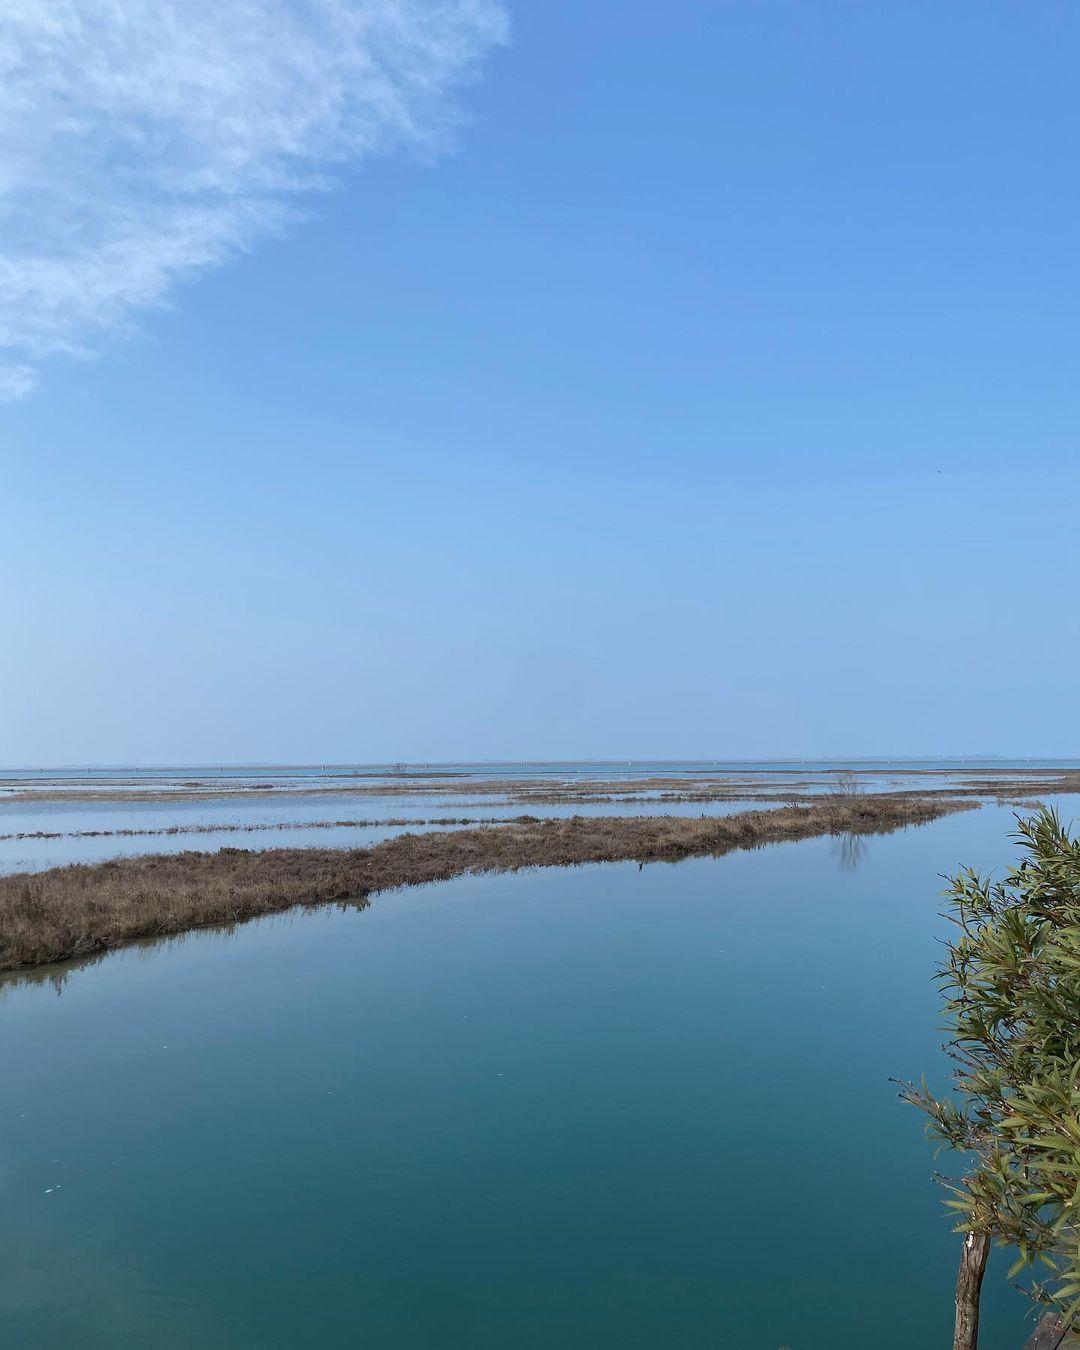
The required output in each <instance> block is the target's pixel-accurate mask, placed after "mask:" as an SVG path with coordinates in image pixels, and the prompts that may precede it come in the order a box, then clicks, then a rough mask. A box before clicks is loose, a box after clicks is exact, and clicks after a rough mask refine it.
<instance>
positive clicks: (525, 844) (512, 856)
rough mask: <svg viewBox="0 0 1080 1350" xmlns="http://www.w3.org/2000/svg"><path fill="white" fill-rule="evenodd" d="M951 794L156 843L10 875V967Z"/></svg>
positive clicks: (689, 848)
mask: <svg viewBox="0 0 1080 1350" xmlns="http://www.w3.org/2000/svg"><path fill="white" fill-rule="evenodd" d="M974 805H975V803H974V802H971V801H963V800H956V799H954V798H951V797H930V798H928V797H922V796H917V795H912V796H907V797H895V796H884V795H882V796H857V797H853V798H843V797H838V796H833V797H826V798H822V799H819V800H818V801H817V802H815V803H813V804H810V805H806V806H783V807H777V808H775V809H772V810H763V811H746V812H742V813H739V814H737V815H730V816H724V817H704V816H703V817H700V818H693V817H680V816H611V817H606V818H604V817H597V816H573V817H570V818H569V819H558V820H536V819H529V818H523V819H520V820H517V821H512V822H509V823H502V824H496V825H487V826H480V827H478V828H475V829H461V830H454V831H449V832H439V833H426V834H414V833H407V834H401V835H398V836H396V837H394V838H392V839H389V840H386V841H384V842H382V843H379V844H376V845H374V846H372V847H371V848H357V849H340V848H337V849H335V848H299V849H266V850H261V851H254V850H247V849H233V848H227V849H221V850H218V851H216V852H196V851H188V852H183V853H174V854H169V855H154V854H148V855H143V856H139V857H133V858H123V859H117V860H112V861H108V862H99V863H92V864H86V863H78V864H74V865H71V866H66V867H55V868H50V869H48V870H46V871H42V872H37V873H16V874H14V875H11V876H7V877H0V969H15V968H18V967H25V966H31V965H38V964H42V963H45V962H53V961H60V960H64V959H66V958H69V957H76V956H85V955H89V954H92V953H94V952H101V951H106V950H108V949H109V948H111V947H116V946H119V945H121V944H123V943H125V942H129V941H133V940H135V939H138V938H148V937H151V938H152V937H164V936H166V935H168V934H172V933H179V932H183V931H185V930H187V929H192V928H202V927H206V926H210V925H215V924H223V923H234V922H237V921H239V920H243V919H249V918H253V917H255V916H256V915H259V914H267V913H272V912H274V911H278V910H283V909H288V908H291V907H292V906H294V905H313V904H322V903H326V902H332V901H338V902H351V903H356V904H362V903H363V902H364V901H365V900H366V898H367V897H368V896H370V895H372V894H374V893H375V892H378V891H387V890H392V889H394V888H397V887H400V886H414V885H422V884H423V883H425V882H432V881H443V880H448V879H449V878H451V877H454V876H459V875H462V874H464V873H470V872H471V873H480V872H510V871H517V870H520V869H522V868H529V867H565V866H573V865H576V864H581V863H598V862H616V861H628V860H633V861H639V862H651V861H661V860H663V861H677V860H679V859H681V858H687V857H691V856H695V855H702V854H720V853H725V852H727V851H729V850H731V849H737V848H753V847H756V846H759V845H762V844H768V843H775V842H780V841H783V840H793V839H802V838H807V837H809V836H812V835H825V834H833V835H841V834H872V833H885V832H888V831H891V830H896V829H899V828H902V827H903V826H906V825H917V824H923V823H925V822H927V821H931V820H934V819H936V818H938V817H939V816H943V815H947V814H949V813H950V812H953V811H959V810H964V809H966V808H968V807H971V806H974Z"/></svg>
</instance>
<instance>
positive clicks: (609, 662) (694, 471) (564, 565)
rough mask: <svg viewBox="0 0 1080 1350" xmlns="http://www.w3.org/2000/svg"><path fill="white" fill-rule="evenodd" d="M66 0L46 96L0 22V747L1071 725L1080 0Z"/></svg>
mask: <svg viewBox="0 0 1080 1350" xmlns="http://www.w3.org/2000/svg"><path fill="white" fill-rule="evenodd" d="M88 4H89V7H90V10H91V11H95V10H96V9H97V8H98V7H100V13H101V16H102V29H101V31H100V32H98V33H91V34H89V36H88V35H87V34H86V33H85V32H79V33H75V32H72V33H67V34H63V35H61V36H62V37H63V38H64V40H65V41H66V42H67V43H68V50H67V56H68V62H67V65H66V66H63V65H62V66H61V67H60V68H61V69H65V70H67V75H66V77H65V78H66V80H67V83H66V84H64V85H62V87H61V93H60V94H59V95H58V94H57V93H56V88H55V86H56V80H55V79H54V80H52V81H50V80H47V79H46V78H45V77H44V75H42V74H41V73H40V63H41V62H42V60H43V49H42V46H41V41H39V38H40V34H38V35H37V36H35V33H34V30H33V22H34V19H33V13H32V11H34V10H36V8H37V7H36V6H35V5H33V4H32V3H31V0H14V3H13V5H12V8H11V10H10V12H9V13H8V15H7V17H0V72H2V71H4V70H7V71H8V72H9V73H10V71H11V70H15V71H17V72H18V73H19V76H20V82H19V83H18V88H19V90H20V97H19V98H14V97H11V98H8V99H7V101H6V103H5V101H4V96H3V95H0V124H2V125H4V126H5V127H6V128H7V130H8V132H12V131H14V132H16V133H17V132H19V131H20V129H21V128H22V127H23V125H24V123H25V124H26V125H29V122H27V119H31V118H32V120H33V125H34V127H35V131H34V136H35V137H37V138H38V140H39V141H40V145H37V142H35V145H37V149H36V152H35V156H34V164H33V168H32V170H31V169H30V168H27V167H26V164H23V163H22V162H21V161H18V159H17V157H16V156H15V153H14V151H13V150H11V149H9V151H7V152H5V153H6V154H7V155H8V160H9V162H8V163H6V164H5V163H4V162H3V161H2V160H0V251H3V252H4V253H5V260H4V266H3V268H0V352H2V354H3V357H4V359H5V362H6V364H3V363H0V371H2V370H3V369H6V370H7V372H8V375H7V385H6V392H7V394H8V395H9V399H8V401H7V402H4V403H2V404H0V473H2V482H3V491H2V494H0V569H2V570H0V577H2V581H3V586H4V590H5V592H6V596H5V600H6V603H5V605H4V610H5V615H6V618H5V630H6V634H5V636H6V641H5V642H4V643H3V644H2V645H0V699H2V705H0V706H2V707H3V712H4V715H3V718H2V719H0V762H3V763H7V764H24V763H34V764H39V763H43V764H59V763H83V762H95V763H102V762H140V763H153V762H158V763H160V762H168V761H172V762H184V761H187V762H199V761H205V760H214V761H219V760H220V761H270V760H275V761H281V760H297V761H305V762H307V761H318V762H321V761H324V760H334V761H346V760H362V761H363V760H366V761H382V760H387V759H389V760H447V759H457V758H470V759H472V758H479V757H484V758H502V757H506V758H516V757H528V758H538V757H582V758H586V757H594V756H611V757H636V758H639V757H646V756H670V757H682V756H694V757H710V758H715V757H754V756H760V755H771V756H787V755H798V756H821V755H837V756H842V755H861V754H879V753H881V754H894V755H895V754H905V753H907V754H913V755H923V754H933V753H940V754H950V753H976V752H980V751H982V752H992V753H1004V754H1030V755H1056V754H1061V755H1065V754H1070V753H1076V752H1077V751H1078V750H1080V745H1078V743H1077V739H1076V735H1075V732H1074V730H1073V719H1072V716H1071V713H1072V708H1073V703H1074V699H1075V693H1076V676H1075V671H1076V669H1077V666H1078V663H1080V638H1078V635H1077V622H1076V618H1075V602H1074V600H1073V597H1072V579H1073V577H1074V576H1075V572H1076V561H1077V545H1076V542H1075V533H1076V530H1075V525H1076V518H1077V506H1078V487H1080V463H1078V456H1077V454H1076V442H1077V428H1078V427H1080V418H1078V414H1080V406H1078V405H1080V381H1078V380H1077V378H1076V363H1077V339H1076V316H1077V313H1078V307H1077V299H1078V296H1077V291H1078V275H1077V262H1076V258H1077V239H1078V237H1080V229H1078V226H1080V191H1078V186H1077V182H1078V169H1077V165H1076V126H1077V96H1076V92H1075V61H1076V53H1077V51H1078V50H1080V10H1077V9H1076V8H1075V6H1072V5H1069V4H1067V3H1064V0H1061V2H1060V3H1057V2H1051V0H1047V2H1046V3H1042V2H1041V0H1040V3H1035V4H1032V3H1025V4H1019V3H1015V4H1005V3H999V2H994V0H978V3H965V2H964V0H954V3H951V4H949V5H940V4H931V3H921V2H918V0H915V2H912V3H905V4H902V5H901V4H888V5H886V4H882V5H866V4H863V3H854V2H852V3H840V2H839V0H822V3H813V4H807V3H805V0H791V2H790V3H784V2H782V0H724V2H723V3H698V4H693V3H681V2H680V0H673V3H671V4H667V5H663V6H659V5H656V4H654V3H636V2H635V0H618V2H617V3H616V0H590V3H589V4H584V5H582V4H563V3H551V2H549V3H544V4H539V3H524V2H523V0H519V2H518V3H514V2H513V0H511V3H509V4H507V5H506V6H505V7H501V6H499V5H498V4H496V3H495V2H494V0H492V2H491V3H486V2H484V0H460V3H456V4H455V3H451V4H449V5H448V6H445V7H444V9H443V10H442V15H443V17H442V19H441V20H439V23H441V24H443V27H439V26H438V24H435V20H433V19H432V18H431V14H432V13H433V12H434V11H433V10H432V7H431V6H430V5H426V4H424V3H422V2H421V0H410V2H409V3H401V4H393V3H389V0H372V2H371V3H360V2H359V0H357V2H356V3H349V2H348V0H305V3H304V4H300V3H299V0H298V2H297V3H296V4H290V3H286V2H285V0H255V3H254V5H253V7H251V11H250V12H254V13H256V14H258V15H261V16H262V18H263V19H264V20H265V22H264V23H263V24H262V25H261V26H260V25H258V24H256V25H255V27H254V29H253V30H252V31H249V32H247V33H246V35H240V34H238V33H237V32H233V31H232V30H231V29H229V28H228V26H227V25H226V23H225V21H224V20H221V21H220V22H221V24H222V25H223V27H222V29H221V31H216V30H215V28H214V25H215V24H217V23H218V22H219V21H218V19H216V18H214V17H213V15H214V8H213V7H212V6H210V5H208V4H207V5H205V6H204V5H203V4H202V3H201V0H192V3H191V4H190V5H188V6H179V7H177V8H175V10H172V9H171V7H169V6H166V8H167V9H170V12H171V13H172V14H173V18H174V20H175V23H176V24H179V25H181V26H183V25H184V24H191V25H192V27H191V31H190V32H189V33H187V34H186V36H187V37H188V38H189V39H190V40H189V41H187V42H186V43H177V42H176V41H175V33H174V38H173V41H172V43H171V45H170V46H168V48H167V50H166V49H162V53H159V54H160V55H161V59H162V61H163V62H164V64H163V66H162V67H161V70H160V71H156V73H155V77H154V79H153V80H150V79H148V78H146V79H143V80H141V82H140V81H139V80H136V79H134V77H133V79H132V80H130V81H122V80H121V76H123V75H124V62H125V61H128V62H130V63H131V66H132V70H133V71H143V72H145V70H146V67H147V51H148V50H151V51H153V50H155V44H160V43H161V42H162V41H163V39H161V38H160V36H159V34H158V28H157V27H156V26H155V24H154V23H151V22H150V20H149V19H148V18H147V14H148V13H149V12H150V10H153V9H154V8H155V7H154V6H152V5H150V3H149V0H130V4H128V5H124V6H121V10H124V11H126V14H127V18H128V20H129V22H128V23H127V24H126V26H125V28H124V30H123V32H122V34H120V35H119V36H120V37H122V39H123V40H122V41H118V33H117V32H115V31H112V30H109V29H108V24H110V23H112V22H113V20H112V19H109V18H107V17H106V16H107V15H108V13H109V7H108V6H107V5H105V3H104V0H88ZM157 8H158V9H160V6H158V7H157ZM114 13H115V12H114ZM192 16H194V17H192ZM447 16H449V17H447ZM196 18H197V19H199V21H200V23H203V25H204V26H203V27H199V24H197V23H196V22H195V19H196ZM356 18H362V19H364V20H365V23H364V24H361V25H360V26H359V27H357V28H355V29H352V28H351V29H349V30H348V34H349V35H348V39H347V41H343V40H342V36H341V34H342V32H343V31H345V30H343V29H342V28H341V27H340V25H342V24H344V23H346V22H347V21H351V20H353V19H356ZM285 19H289V20H290V21H295V23H297V24H298V25H308V27H307V28H306V29H304V35H306V37H307V38H308V39H310V40H309V42H308V45H307V46H305V47H301V46H299V45H298V42H297V41H294V40H293V39H292V38H290V42H289V45H288V49H287V50H286V49H285V47H283V46H281V44H282V43H283V42H284V40H285V37H284V35H285V29H284V28H283V26H282V25H283V22H284V20H285ZM504 21H505V27H504ZM380 24H383V25H384V26H385V25H389V27H388V28H386V30H385V31H383V30H380V28H379V25H380ZM206 25H209V27H207V26H206ZM319 25H322V27H319ZM331 25H338V27H335V28H334V29H333V37H334V40H333V41H332V42H331V40H330V37H328V36H327V34H328V33H329V32H330V28H331ZM433 25H435V26H434V27H433ZM447 25H449V26H447ZM298 31H299V30H298ZM387 32H390V33H391V34H392V41H391V39H390V38H388V37H387V36H386V33H387ZM371 33H374V37H372V36H370V34H371ZM402 34H404V37H403V36H402ZM241 36H243V37H244V41H243V43H240V38H241ZM406 39H407V40H408V52H407V60H406V59H405V57H401V56H400V53H398V52H397V49H396V48H395V47H394V44H395V43H396V44H401V43H403V42H405V40H406ZM54 40H55V39H54V36H50V38H49V41H50V42H51V41H54ZM84 43H90V44H91V45H94V50H95V52H96V53H97V54H98V55H99V56H100V57H101V60H102V66H101V69H102V70H103V71H105V72H106V73H107V76H108V78H109V79H110V80H114V81H115V83H116V90H115V91H113V90H111V88H110V92H109V94H108V98H105V97H104V96H102V95H101V93H100V87H98V88H97V89H96V90H94V91H90V90H89V89H88V87H87V83H86V82H87V80H88V79H89V76H88V75H87V73H86V71H87V68H89V70H90V72H91V73H93V70H94V68H95V67H94V62H93V61H85V60H82V59H81V58H80V44H84ZM229 43H240V45H237V46H236V47H235V52H236V53H243V60H244V61H247V62H248V63H249V65H248V66H244V65H243V62H242V61H241V59H240V56H239V55H238V56H237V57H236V60H235V61H226V60H224V59H223V58H222V57H221V53H222V52H223V51H224V52H225V53H226V55H228V52H229V51H230V50H232V49H230V48H229V46H228V44H229ZM372 43H374V44H375V45H374V46H373V47H372V46H371V44H372ZM380 43H381V45H379V44H380ZM95 44H96V45H95ZM349 44H351V45H349ZM365 44H367V45H365ZM177 51H182V53H183V62H184V65H183V67H182V68H180V67H178V66H177V64H176V63H177V62H179V61H180V57H177V56H175V54H174V53H175V52H177ZM297 51H302V52H303V54H304V63H303V65H301V63H300V61H299V58H298V57H295V53H296V52H297ZM388 51H389V55H388V54H387V53H388ZM343 52H344V54H345V55H346V56H347V57H348V58H349V59H348V61H345V60H344V59H343V58H342V53H343ZM215 53H216V56H215ZM294 58H295V59H294ZM369 58H370V59H369ZM395 62H397V64H396V65H395ZM55 68H56V67H55V64H54V65H53V69H55ZM387 71H389V74H387ZM103 78H104V77H103ZM170 81H171V82H172V83H171V84H170ZM193 82H194V87H195V88H196V89H197V90H198V91H201V93H200V95H199V97H200V98H201V100H202V102H201V103H199V102H198V100H195V102H196V103H198V107H199V108H201V109H202V110H203V112H200V113H199V117H198V118H196V114H195V113H194V112H192V110H191V105H192V100H190V99H189V97H188V95H187V93H185V92H184V91H187V90H190V88H191V87H192V83H193ZM10 87H13V86H12V83H11V82H10V81H9V88H10ZM177 90H179V91H181V94H182V97H181V96H177V95H176V91H177ZM170 91H171V94H172V96H173V97H172V101H170ZM331 94H333V95H334V98H333V99H331V98H330V95H331ZM159 98H160V100H161V102H162V104H163V105H165V106H164V108H162V107H159V106H158V103H157V100H158V99H159ZM328 106H330V107H332V111H330V112H328V111H327V107H328ZM342 108H344V109H345V110H346V111H345V112H341V109H342ZM73 110H75V111H76V112H79V113H80V114H84V116H82V117H81V120H76V119H73V117H72V111H73ZM204 114H205V115H204ZM226 114H227V115H226ZM200 119H201V120H200ZM289 119H292V120H289ZM73 126H74V128H75V130H74V131H73V130H72V127H73ZM80 127H82V128H84V130H83V131H80V130H79V128H80ZM223 127H224V128H225V130H222V128H223ZM148 128H149V129H150V130H149V132H148V131H147V129H148ZM150 133H152V134H150ZM230 136H231V137H233V139H232V140H229V139H228V138H229V137H230ZM274 137H277V138H278V139H276V140H275V139H274ZM8 141H9V146H10V145H12V144H13V143H14V142H13V141H12V139H11V137H9V138H8ZM283 145H287V146H288V151H287V153H286V152H285V151H283V150H282V146H283ZM28 163H29V159H27V164H28ZM132 222H134V223H132ZM5 225H6V227H7V228H6V232H5V229H4V228H3V227H4V226H5ZM54 226H55V228H53V227H54ZM121 227H122V228H121ZM5 240H6V241H7V242H6V243H5ZM133 277H135V278H136V279H137V284H136V283H135V282H133V281H132V278H133ZM42 278H44V279H45V280H42ZM13 372H14V373H13ZM4 388H5V386H4V382H3V380H2V379H0V392H3V390H4Z"/></svg>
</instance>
